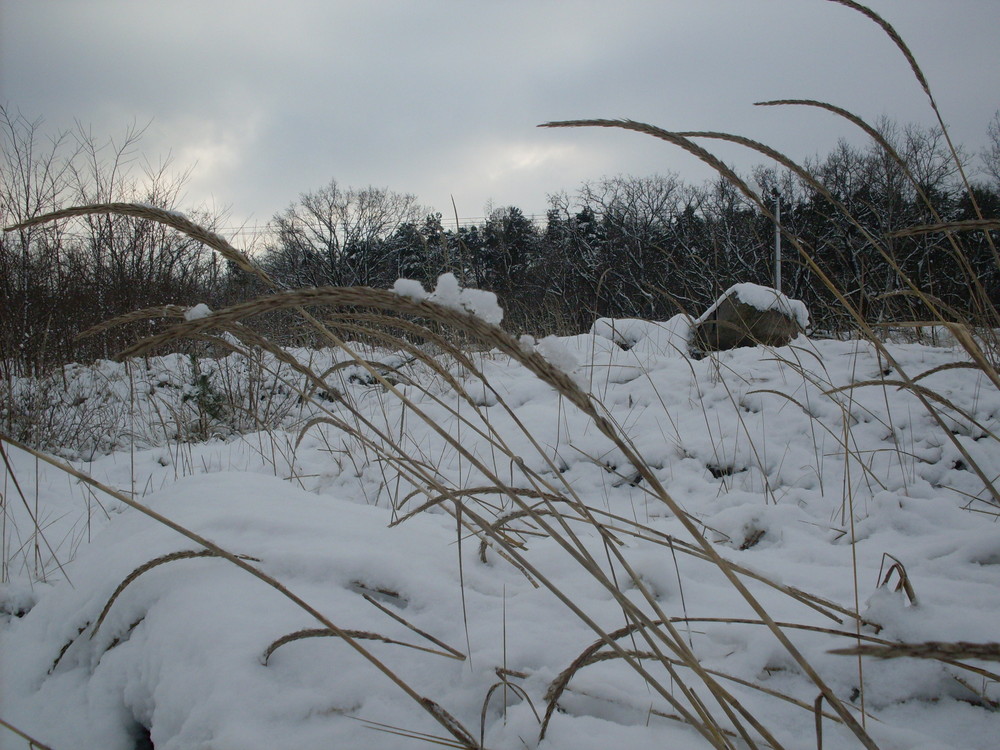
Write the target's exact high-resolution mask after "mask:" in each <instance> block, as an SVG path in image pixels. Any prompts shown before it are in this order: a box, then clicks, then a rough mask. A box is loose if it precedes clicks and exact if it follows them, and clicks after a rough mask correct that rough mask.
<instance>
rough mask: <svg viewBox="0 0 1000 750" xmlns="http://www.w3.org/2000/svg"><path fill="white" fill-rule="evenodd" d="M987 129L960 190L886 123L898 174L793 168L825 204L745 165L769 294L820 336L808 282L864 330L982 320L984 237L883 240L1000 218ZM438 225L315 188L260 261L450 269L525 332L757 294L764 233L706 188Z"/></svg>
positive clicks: (612, 196) (948, 161) (371, 195)
mask: <svg viewBox="0 0 1000 750" xmlns="http://www.w3.org/2000/svg"><path fill="white" fill-rule="evenodd" d="M998 122H1000V119H997V120H995V121H994V123H993V124H992V125H991V129H990V133H991V136H992V137H993V144H994V146H993V148H992V149H991V150H990V151H987V152H986V153H984V154H982V155H981V156H982V159H981V161H982V165H981V167H980V169H979V170H978V172H977V173H976V177H977V179H976V180H975V181H974V182H973V183H972V185H971V189H970V186H969V185H967V184H966V180H965V179H963V174H962V172H960V169H959V165H960V164H961V161H959V162H956V161H955V159H954V158H953V155H952V154H951V152H950V150H949V149H948V148H947V145H946V142H945V140H944V138H943V135H942V134H941V132H940V131H937V130H930V129H922V128H919V127H914V126H910V127H899V126H897V125H895V124H893V123H892V122H889V121H884V122H883V123H882V124H881V133H882V136H883V137H884V138H885V139H886V141H887V142H888V143H890V144H891V145H892V147H893V149H894V151H895V152H896V153H897V154H898V155H899V156H900V157H901V163H900V162H899V161H896V160H895V159H894V158H893V157H891V156H890V155H889V154H888V153H887V152H886V151H885V150H884V148H883V147H882V146H880V145H877V144H874V143H873V144H872V145H871V146H868V147H859V146H852V145H850V144H848V143H847V142H846V141H842V142H841V143H839V144H838V146H837V147H836V148H835V149H834V150H833V151H832V152H831V153H830V154H828V155H826V156H825V157H822V158H815V159H812V160H810V161H808V162H807V163H806V167H807V170H808V172H809V173H810V174H811V175H812V177H813V178H814V179H815V181H816V182H818V183H820V184H822V186H823V187H824V188H825V190H826V191H827V192H826V194H825V195H824V194H823V193H822V192H821V191H820V190H818V189H817V187H816V185H815V184H813V183H812V182H810V181H809V180H806V179H803V178H801V177H799V176H796V175H794V174H793V173H791V172H789V171H787V170H784V169H781V170H779V169H775V168H765V167H760V168H758V169H755V170H753V174H752V175H751V176H750V179H749V180H748V181H749V182H751V183H753V184H754V185H755V187H756V188H757V189H758V191H759V193H760V194H761V195H765V196H771V195H772V194H775V193H776V194H777V195H778V196H779V200H780V202H781V224H782V227H783V229H784V231H785V232H786V233H788V234H789V235H792V236H794V237H795V238H797V240H798V241H799V242H800V244H801V247H802V249H804V250H805V251H806V255H807V256H808V260H807V258H806V257H804V256H803V255H802V253H801V252H800V250H799V249H798V248H797V247H796V246H795V245H794V243H791V242H788V241H785V242H783V253H782V269H783V273H782V276H783V279H782V281H783V283H782V291H784V292H785V293H786V294H788V295H789V296H791V297H793V298H796V299H801V300H803V301H805V302H806V303H807V305H809V307H810V309H811V310H812V311H813V318H814V322H815V324H816V325H817V326H818V327H820V328H826V329H830V330H839V329H840V328H842V327H843V326H845V325H848V321H847V319H846V316H845V313H844V310H843V307H842V305H839V304H837V303H836V300H835V297H834V295H833V294H832V293H831V292H830V291H829V289H828V288H827V287H826V286H825V285H824V284H823V283H821V281H820V279H819V277H818V274H819V273H823V274H825V275H826V276H827V277H828V278H830V279H831V280H832V281H833V283H834V284H835V285H836V286H837V288H838V289H839V290H840V291H841V292H842V293H843V294H844V296H845V297H846V298H847V299H848V300H849V301H850V302H851V303H852V304H853V305H854V306H855V307H856V309H858V310H860V311H861V312H862V313H863V314H864V315H865V317H866V319H868V320H869V321H870V322H872V323H881V322H889V321H893V320H901V319H905V320H922V319H926V318H927V317H928V311H927V310H926V309H922V305H923V303H921V302H920V301H919V300H917V299H916V298H915V297H914V296H913V294H911V293H910V292H911V291H912V288H911V284H915V285H916V286H917V287H919V288H920V289H921V290H923V291H924V292H926V293H928V294H929V295H931V297H932V298H933V299H935V300H938V301H939V302H940V303H941V305H942V306H943V308H944V309H946V310H949V311H951V312H952V313H953V314H955V315H956V316H964V317H972V318H977V319H978V318H981V313H982V312H983V310H984V309H985V308H984V306H986V307H992V304H993V303H995V302H997V301H998V295H1000V263H998V257H997V254H996V250H995V244H994V243H995V237H989V236H986V235H985V234H983V233H979V234H965V235H963V236H962V238H961V243H960V244H959V243H956V242H955V238H954V237H953V236H949V235H945V234H942V233H928V234H921V235H913V236H896V233H897V232H901V231H902V230H905V229H907V228H909V227H913V226H919V225H926V224H932V223H937V222H942V221H943V222H956V221H964V220H970V219H976V218H981V217H984V216H985V217H987V218H989V217H998V216H1000V145H998V144H1000V128H998V125H997V123H998ZM970 161H971V160H970ZM966 168H968V165H966ZM768 200H769V201H770V200H771V198H768ZM441 218H442V217H441V215H440V214H437V213H426V214H424V213H421V209H420V207H419V205H418V204H417V202H416V199H415V197H414V196H411V195H405V194H397V193H393V192H391V191H388V190H374V191H373V189H371V188H369V189H367V190H365V191H357V190H351V189H347V190H344V189H342V188H341V187H340V186H339V185H338V184H337V183H336V181H331V182H330V183H329V184H328V185H327V186H325V187H323V188H322V189H320V190H317V191H315V192H312V193H306V194H303V196H301V198H300V200H299V201H297V202H296V203H294V204H293V205H291V206H290V207H289V208H288V209H286V210H285V211H284V212H282V213H280V214H278V215H277V216H276V217H275V219H274V226H275V228H276V230H277V231H276V234H275V237H274V239H273V240H272V241H270V242H269V243H268V244H267V246H266V248H265V251H264V254H263V256H262V262H263V264H264V265H265V267H266V268H267V269H268V270H269V271H270V272H271V273H272V274H273V275H274V276H275V277H276V278H278V279H280V280H281V281H282V282H283V283H285V284H286V285H288V286H290V287H296V286H305V285H317V284H334V285H345V286H350V285H355V284H363V285H369V286H379V287H385V286H389V285H391V284H392V282H393V280H395V279H396V278H399V277H406V278H413V279H418V280H420V281H422V282H424V283H425V284H433V281H434V279H435V278H436V277H437V276H438V275H439V274H441V273H443V272H446V271H450V272H453V273H455V274H456V275H457V276H458V277H459V279H460V280H461V281H462V282H463V283H464V284H466V285H468V286H475V287H479V288H484V289H490V290H492V291H495V292H496V293H497V294H498V296H499V297H500V299H501V302H502V304H503V306H504V308H505V310H506V311H507V317H508V320H509V321H511V323H512V324H513V325H514V326H515V327H517V328H521V329H525V330H530V331H532V332H536V331H537V332H544V331H548V330H552V329H553V328H560V329H561V330H566V331H576V330H582V329H585V328H586V327H587V326H589V325H590V323H591V322H592V321H593V320H594V318H595V317H602V316H603V317H640V318H647V319H653V320H663V319H666V318H667V317H669V316H671V315H674V314H676V313H677V312H681V311H683V312H687V313H689V314H695V315H697V314H699V313H700V312H701V311H703V310H704V309H705V308H706V307H707V306H708V305H710V304H711V303H712V302H714V301H715V299H717V297H718V296H719V294H720V293H721V292H723V291H724V290H725V289H727V288H728V287H729V286H731V285H732V284H734V283H738V282H747V281H749V282H755V283H758V284H763V285H768V286H771V285H773V274H774V271H773V268H774V263H773V255H774V251H773V246H774V223H773V221H772V219H771V218H770V217H768V216H767V215H765V214H764V213H763V212H762V211H761V210H760V208H759V207H758V206H757V205H755V204H754V203H752V202H751V201H750V200H748V199H747V197H745V196H744V195H743V194H742V193H741V192H740V191H739V190H738V189H737V188H736V187H735V186H733V185H732V184H731V183H730V182H728V181H726V180H725V179H722V178H719V179H717V180H714V181H710V182H707V183H705V184H701V185H691V184H686V183H685V182H684V181H682V180H681V179H680V178H679V177H678V176H676V175H652V176H644V177H634V176H616V177H606V178H602V179H599V180H594V181H590V182H586V183H584V184H583V185H581V186H580V187H579V188H578V189H577V190H576V191H575V192H574V193H572V194H570V193H558V194H554V195H551V196H549V208H548V212H547V214H546V217H545V220H544V222H542V223H540V224H539V223H536V222H533V221H531V220H530V219H529V218H528V217H526V216H525V215H524V213H523V212H522V211H521V210H520V209H519V208H517V207H515V206H505V207H500V208H496V209H494V210H492V211H491V212H490V213H489V215H488V216H487V217H486V218H485V219H484V220H483V221H482V222H481V223H479V224H475V225H469V226H461V227H459V228H457V229H445V228H444V227H443V226H442V221H441ZM872 238H876V239H877V240H878V242H873V241H872ZM970 289H978V290H979V293H978V294H972V293H971V292H970Z"/></svg>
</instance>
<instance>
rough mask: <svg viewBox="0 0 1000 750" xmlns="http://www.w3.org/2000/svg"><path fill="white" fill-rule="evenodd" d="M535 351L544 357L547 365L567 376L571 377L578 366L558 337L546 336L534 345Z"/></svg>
mask: <svg viewBox="0 0 1000 750" xmlns="http://www.w3.org/2000/svg"><path fill="white" fill-rule="evenodd" d="M535 350H536V351H537V352H538V353H539V354H541V355H542V356H543V357H545V359H546V361H548V362H549V364H551V365H553V366H554V367H556V368H557V369H559V370H562V371H563V372H564V373H566V374H567V375H571V374H572V373H573V371H574V370H576V368H577V367H579V366H580V360H579V359H577V357H576V355H574V354H573V352H571V351H570V350H569V349H568V348H567V347H566V346H565V345H564V344H563V342H562V340H561V339H560V337H558V336H546V337H545V338H543V339H542V340H541V341H539V342H538V343H537V344H536V345H535Z"/></svg>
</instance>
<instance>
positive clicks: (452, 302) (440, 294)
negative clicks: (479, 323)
mask: <svg viewBox="0 0 1000 750" xmlns="http://www.w3.org/2000/svg"><path fill="white" fill-rule="evenodd" d="M392 290H393V291H394V292H395V293H396V294H399V295H401V296H403V297H409V298H411V299H415V300H422V299H426V300H431V301H432V302H437V303H438V304H439V305H443V306H444V307H449V308H451V309H452V310H460V311H461V312H464V313H468V314H469V315H475V316H476V317H477V318H481V319H482V320H485V321H486V322H487V323H492V324H493V325H499V324H500V321H502V320H503V308H501V307H500V304H499V303H498V302H497V296H496V295H495V294H494V293H493V292H488V291H485V290H482V289H469V288H463V287H462V286H461V285H460V284H459V283H458V279H457V278H456V277H455V274H453V273H444V274H441V275H440V276H438V280H437V286H435V287H434V291H433V292H429V293H428V292H427V291H425V290H424V287H423V285H422V284H421V283H420V282H419V281H414V280H413V279H396V282H395V283H394V284H393V285H392Z"/></svg>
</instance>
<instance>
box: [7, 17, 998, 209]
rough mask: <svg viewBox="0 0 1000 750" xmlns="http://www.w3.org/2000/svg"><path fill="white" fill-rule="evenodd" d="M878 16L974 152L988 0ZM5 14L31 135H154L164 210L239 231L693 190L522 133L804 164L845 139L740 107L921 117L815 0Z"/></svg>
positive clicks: (633, 150) (873, 53)
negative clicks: (165, 160) (750, 145)
mask: <svg viewBox="0 0 1000 750" xmlns="http://www.w3.org/2000/svg"><path fill="white" fill-rule="evenodd" d="M870 6H871V7H872V8H873V9H875V10H876V11H877V12H879V13H881V14H882V15H883V16H884V17H885V18H886V19H887V20H888V21H889V22H890V23H892V24H893V25H894V26H895V27H896V29H897V30H898V31H899V32H900V34H901V35H902V36H903V37H904V38H905V39H906V40H907V42H908V44H909V45H910V47H911V49H912V50H913V52H914V54H915V55H916V57H917V59H918V60H919V62H920V64H921V66H922V67H923V69H924V72H925V74H926V75H927V78H928V79H929V81H930V84H931V86H932V88H933V90H934V92H935V94H936V96H937V99H938V102H939V105H940V107H941V109H942V111H943V113H944V116H945V118H946V120H947V121H948V122H949V123H950V129H951V132H952V135H953V137H954V138H955V139H956V140H957V141H959V142H961V143H964V144H966V145H967V146H969V147H970V149H971V150H973V151H974V150H978V149H979V148H981V147H982V145H983V143H984V140H985V132H986V128H987V124H988V122H989V120H990V119H991V117H992V116H993V114H994V112H995V111H996V110H997V109H998V108H1000V50H998V46H997V31H998V29H1000V0H872V1H871V2H870ZM0 14H2V15H0V103H3V104H4V105H5V106H6V107H7V108H8V109H11V110H14V111H18V110H19V111H20V112H21V113H22V114H23V115H24V116H25V117H27V118H28V119H36V118H39V117H41V118H44V120H45V129H46V131H47V132H55V131H58V130H62V129H68V128H72V127H73V124H74V121H75V120H79V121H80V122H82V123H84V124H85V125H87V126H89V127H91V128H92V130H93V133H94V134H95V135H96V136H98V137H100V138H106V137H109V136H121V135H122V134H123V133H124V131H125V129H126V128H127V126H128V125H129V124H131V123H135V124H138V125H140V126H143V125H146V124H147V123H148V129H147V130H146V133H145V135H144V137H143V139H142V142H141V145H142V151H143V153H144V154H145V155H146V156H147V157H148V158H149V159H150V160H152V161H156V160H158V159H160V158H162V157H164V156H166V155H167V154H170V155H171V156H172V158H173V160H174V164H175V165H177V166H178V167H190V166H193V167H194V170H193V172H192V177H191V179H190V182H189V183H188V188H187V195H186V198H185V201H184V203H183V205H182V206H180V208H181V209H192V208H196V207H198V206H201V205H208V206H215V207H229V208H230V217H231V218H230V222H229V223H231V224H241V223H244V222H246V223H248V224H250V225H254V224H264V223H265V222H266V221H267V220H268V219H270V218H271V217H272V216H273V214H274V213H275V212H277V211H280V210H281V209H282V208H284V207H286V206H287V205H289V203H291V202H292V201H294V200H295V199H296V197H297V196H298V195H299V194H300V193H302V192H304V191H308V190H312V189H315V188H318V187H320V186H322V185H324V184H326V183H327V182H329V180H330V179H331V178H335V179H336V180H337V181H338V182H339V183H340V184H341V185H344V186H355V187H364V186H367V185H375V186H378V187H388V188H390V189H392V190H395V191H398V192H408V193H414V194H416V195H417V196H418V198H419V199H420V201H421V202H422V203H423V204H425V205H427V206H429V207H432V208H434V209H436V210H438V211H441V212H443V213H445V214H446V215H451V214H452V213H453V212H452V207H451V201H452V197H453V198H454V201H455V204H456V205H457V209H458V214H459V216H461V217H478V216H482V215H483V211H484V206H485V205H486V204H487V202H489V201H492V203H493V204H494V205H496V206H503V205H516V206H519V207H521V208H522V209H523V210H524V211H525V213H528V214H534V213H544V211H545V208H546V205H547V201H546V196H547V195H548V194H550V193H554V192H557V191H561V190H565V191H569V192H573V191H574V190H575V189H576V188H577V187H578V186H579V185H580V183H581V182H582V181H584V180H588V179H596V178H599V177H601V176H604V175H615V174H619V173H627V174H635V175H646V174H651V173H654V172H660V173H663V172H677V173H679V174H681V176H683V177H684V178H686V179H688V180H690V181H692V182H701V181H702V180H704V179H706V178H707V177H708V176H709V174H708V172H707V171H705V170H704V169H703V168H702V167H701V166H700V165H699V164H698V163H697V162H695V161H694V160H693V157H691V156H688V155H687V154H685V153H683V152H681V151H679V150H677V149H676V148H674V147H671V146H669V145H667V144H666V143H663V142H660V141H656V140H654V139H652V138H649V137H648V136H642V135H639V134H636V133H629V132H625V131H616V130H603V129H602V130H579V129H573V130H549V129H539V128H536V127H535V126H536V125H537V124H539V123H542V122H546V121H549V120H559V119H572V118H590V117H606V118H621V117H626V118H631V119H635V120H641V121H645V122H649V123H652V124H655V125H658V126H660V127H664V128H667V129H674V130H700V129H704V130H727V131H730V132H738V133H740V134H742V135H747V136H750V137H752V138H757V139H760V140H763V141H765V142H767V143H768V144H770V145H772V146H775V147H777V148H779V149H781V150H783V151H785V153H787V154H788V155H789V156H791V157H793V158H795V159H798V160H801V159H802V158H804V157H808V156H811V155H816V154H825V153H826V152H828V151H829V150H830V149H831V148H832V147H833V146H834V145H835V143H836V141H837V139H838V137H840V136H845V135H850V136H852V138H853V137H854V134H853V131H852V129H851V126H849V125H848V124H847V123H845V122H844V121H842V120H840V119H838V118H836V117H834V116H833V115H830V114H828V113H825V112H821V111H814V110H810V109H803V108H760V107H754V106H753V102H755V101H759V100H764V99H772V98H790V97H794V98H812V99H821V100H825V101H829V102H832V103H835V104H838V105H841V106H844V107H846V108H848V109H851V110H852V111H854V112H855V113H857V114H858V115H861V116H862V117H864V118H866V119H868V120H869V121H873V120H875V119H877V118H878V117H879V116H881V115H890V116H892V117H894V118H896V119H898V120H899V121H900V122H918V123H923V124H931V123H932V119H931V111H930V109H929V107H928V106H927V101H926V98H925V97H924V95H923V93H922V91H921V90H920V88H919V86H918V84H917V82H916V81H915V80H914V78H913V77H912V75H911V73H910V71H909V68H908V66H907V63H906V61H905V60H904V59H903V57H902V56H901V55H900V54H899V52H898V50H897V49H896V48H895V47H894V46H893V44H892V43H891V41H890V40H889V39H888V38H887V37H886V36H885V35H884V34H883V33H882V32H881V31H880V30H879V29H878V28H877V27H876V26H875V25H874V24H873V23H872V22H871V21H869V20H868V19H866V18H865V17H863V16H862V15H860V14H858V13H857V12H854V11H852V10H850V9H848V8H846V7H844V6H842V5H839V4H836V3H834V2H830V1H829V0H658V1H654V0H618V1H617V2H608V0H351V1H349V2H348V1H346V0H283V2H277V0H169V1H168V0H163V1H162V2H152V1H149V2H140V1H139V0H0ZM713 148H714V146H713ZM719 153H720V154H721V155H722V156H723V157H724V158H725V159H726V160H727V161H729V162H730V163H733V164H735V165H737V166H738V167H740V168H743V169H749V167H750V166H751V165H752V164H754V163H760V159H759V158H758V157H756V156H750V155H747V154H745V152H741V151H739V150H736V149H731V150H721V151H719Z"/></svg>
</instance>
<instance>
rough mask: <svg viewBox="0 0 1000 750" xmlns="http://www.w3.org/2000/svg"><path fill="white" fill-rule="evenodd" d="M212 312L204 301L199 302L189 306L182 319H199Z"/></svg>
mask: <svg viewBox="0 0 1000 750" xmlns="http://www.w3.org/2000/svg"><path fill="white" fill-rule="evenodd" d="M211 314H212V309H211V308H210V307H209V306H208V305H206V304H205V303H204V302H200V303H199V304H197V305H195V306H194V307H189V308H188V309H187V311H186V312H185V313H184V320H200V319H201V318H207V317H208V316H209V315H211Z"/></svg>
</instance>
